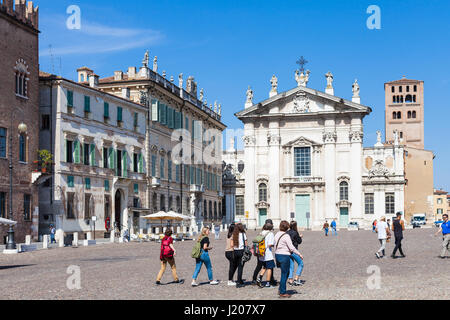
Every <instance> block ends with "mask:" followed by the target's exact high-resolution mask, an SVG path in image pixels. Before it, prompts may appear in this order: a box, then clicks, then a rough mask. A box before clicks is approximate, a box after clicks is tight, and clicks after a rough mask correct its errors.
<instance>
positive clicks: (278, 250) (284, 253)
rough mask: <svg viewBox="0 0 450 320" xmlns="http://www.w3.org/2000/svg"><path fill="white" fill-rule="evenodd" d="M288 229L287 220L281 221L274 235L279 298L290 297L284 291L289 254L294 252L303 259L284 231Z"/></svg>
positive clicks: (287, 273)
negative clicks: (279, 274)
mask: <svg viewBox="0 0 450 320" xmlns="http://www.w3.org/2000/svg"><path fill="white" fill-rule="evenodd" d="M288 230H289V222H287V221H281V223H280V231H279V232H278V233H277V234H276V235H275V241H274V242H275V259H276V260H277V267H278V268H280V269H281V279H280V288H279V293H280V298H290V297H291V295H290V294H287V293H286V282H287V279H288V276H289V267H290V258H291V254H292V253H295V254H297V255H298V256H300V258H302V260H303V256H302V255H301V254H300V252H299V251H298V250H297V249H295V247H294V245H293V244H292V240H291V237H290V236H289V234H287V233H286V231H288Z"/></svg>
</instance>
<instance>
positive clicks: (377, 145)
mask: <svg viewBox="0 0 450 320" xmlns="http://www.w3.org/2000/svg"><path fill="white" fill-rule="evenodd" d="M375 147H383V143H382V142H381V131H380V130H377V143H375Z"/></svg>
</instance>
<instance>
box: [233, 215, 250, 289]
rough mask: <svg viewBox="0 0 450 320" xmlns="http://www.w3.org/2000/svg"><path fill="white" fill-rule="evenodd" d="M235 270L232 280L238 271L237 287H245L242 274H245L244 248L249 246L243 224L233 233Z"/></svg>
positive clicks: (239, 224) (237, 226)
mask: <svg viewBox="0 0 450 320" xmlns="http://www.w3.org/2000/svg"><path fill="white" fill-rule="evenodd" d="M232 238H233V270H231V279H232V278H233V276H234V273H235V272H236V269H237V270H238V279H237V287H240V286H243V285H244V281H243V280H242V273H243V272H244V263H243V262H242V256H243V255H244V248H245V247H246V246H247V245H248V244H247V235H246V234H245V229H244V226H243V225H242V223H238V224H237V225H236V227H235V228H234V231H233V237H232Z"/></svg>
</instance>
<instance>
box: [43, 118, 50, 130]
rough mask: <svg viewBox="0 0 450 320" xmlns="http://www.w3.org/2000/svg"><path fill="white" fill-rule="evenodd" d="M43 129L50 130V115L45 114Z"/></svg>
mask: <svg viewBox="0 0 450 320" xmlns="http://www.w3.org/2000/svg"><path fill="white" fill-rule="evenodd" d="M41 129H42V130H49V129H50V115H48V114H43V115H42V117H41Z"/></svg>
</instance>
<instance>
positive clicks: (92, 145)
mask: <svg viewBox="0 0 450 320" xmlns="http://www.w3.org/2000/svg"><path fill="white" fill-rule="evenodd" d="M90 148H91V150H90V154H91V166H93V167H95V144H91V146H90Z"/></svg>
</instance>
